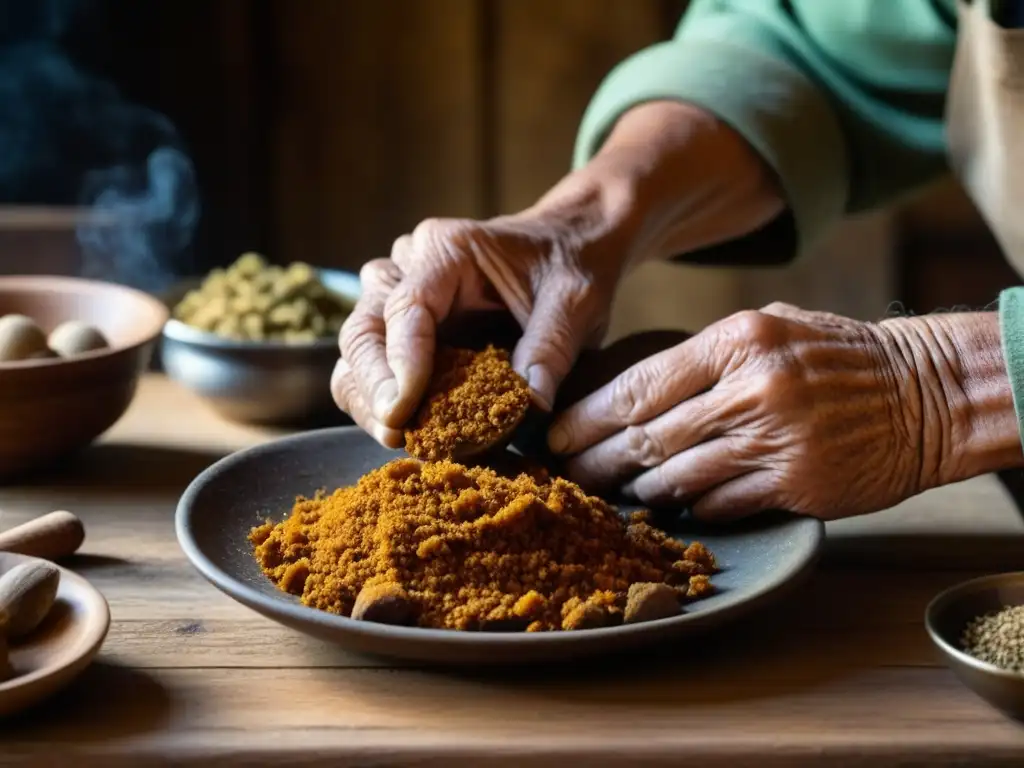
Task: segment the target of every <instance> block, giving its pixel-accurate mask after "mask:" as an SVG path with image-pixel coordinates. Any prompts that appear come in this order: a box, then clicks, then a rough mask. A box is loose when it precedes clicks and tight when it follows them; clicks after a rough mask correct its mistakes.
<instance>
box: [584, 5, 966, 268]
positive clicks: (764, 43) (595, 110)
mask: <svg viewBox="0 0 1024 768" xmlns="http://www.w3.org/2000/svg"><path fill="white" fill-rule="evenodd" d="M953 1H954V0H897V1H894V2H878V0H694V1H693V2H692V3H691V5H690V8H689V10H688V11H687V13H686V14H685V15H684V16H683V19H682V21H681V22H680V24H679V27H678V29H677V31H676V34H675V36H674V37H673V38H672V39H671V40H670V41H667V42H664V43H660V44H657V45H654V46H652V47H650V48H647V49H645V50H643V51H640V52H639V53H637V54H635V55H634V56H632V57H631V58H629V59H627V60H626V61H624V62H622V63H621V64H620V65H619V66H618V67H616V68H615V69H614V70H613V71H612V72H611V73H610V74H609V76H608V77H607V78H606V79H605V81H604V83H602V85H601V86H600V88H599V89H598V91H597V93H596V94H595V95H594V97H593V99H592V101H591V103H590V105H589V106H588V108H587V110H586V113H585V114H584V117H583V121H582V124H581V126H580V129H579V134H578V136H577V141H576V149H575V154H574V158H573V162H574V166H575V167H579V166H580V165H583V164H585V163H586V162H587V161H588V160H589V159H590V157H591V156H593V154H594V153H595V152H597V151H598V149H599V148H600V146H601V143H602V142H603V141H604V139H605V138H606V137H607V135H608V133H609V132H610V131H611V128H612V127H613V125H614V124H615V122H616V120H618V118H619V117H620V116H621V115H622V114H623V113H624V112H626V111H628V110H629V109H630V108H632V107H634V106H636V105H637V104H640V103H642V102H645V101H653V100H660V99H678V100H681V101H685V102H688V103H692V104H696V105H698V106H700V107H702V108H705V109H707V110H709V111H711V112H713V113H715V114H716V115H718V116H719V118H720V119H722V120H723V121H724V122H726V123H728V124H729V125H731V126H732V127H733V128H734V129H735V130H737V131H738V132H739V133H740V134H742V135H743V136H744V137H745V138H746V140H747V141H748V142H749V143H750V144H751V145H752V146H753V147H754V149H755V150H756V151H757V152H758V153H759V154H760V155H761V156H762V157H763V158H764V160H765V161H766V162H767V163H768V164H769V165H770V166H771V168H772V169H773V170H774V171H775V173H776V174H777V176H778V178H779V180H780V183H781V185H782V187H783V189H784V191H785V193H786V196H787V199H788V203H789V208H790V211H791V213H792V215H793V218H794V220H795V223H796V228H797V235H798V249H799V250H803V249H805V248H806V247H807V246H809V245H811V244H812V243H813V242H814V241H815V240H817V238H818V237H819V236H820V235H821V234H822V232H823V231H824V230H825V229H827V228H828V226H829V225H831V224H832V223H833V222H834V221H836V220H837V219H838V218H840V217H841V216H842V215H843V214H845V213H851V212H856V211H859V210H863V209H865V208H869V207H873V206H877V205H880V204H882V203H885V202H887V201H889V200H891V199H892V198H893V197H894V196H896V195H898V194H901V193H903V192H904V191H907V190H909V189H911V188H913V187H915V186H918V185H920V184H922V183H924V182H927V181H929V180H930V179H931V178H933V177H934V176H937V175H938V174H941V173H942V172H944V171H945V170H946V165H945V141H944V127H943V106H944V102H945V94H946V87H947V84H948V80H949V71H950V69H951V67H952V60H953V51H954V48H955V43H956V23H955V14H954V11H953Z"/></svg>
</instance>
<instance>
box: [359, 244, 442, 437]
mask: <svg viewBox="0 0 1024 768" xmlns="http://www.w3.org/2000/svg"><path fill="white" fill-rule="evenodd" d="M460 269H461V267H460V266H455V267H454V268H453V265H452V262H451V261H449V260H441V259H438V260H433V259H422V260H420V261H419V262H417V264H416V265H415V266H414V269H413V271H412V272H411V273H409V274H407V275H406V277H405V278H404V279H403V280H402V282H401V283H399V284H398V286H396V287H395V289H394V290H393V291H392V292H391V293H390V295H389V296H388V297H387V301H386V302H385V304H384V324H385V332H384V337H385V353H386V357H387V365H388V367H389V368H390V370H391V371H393V372H394V380H393V382H392V383H391V384H389V385H386V386H387V388H386V389H385V390H384V391H383V392H382V393H380V394H377V395H375V399H374V400H373V404H374V407H373V412H374V414H375V415H376V416H377V418H378V419H379V420H380V421H381V422H382V423H384V424H387V425H388V426H391V427H399V426H401V425H402V424H403V423H405V422H406V421H407V420H408V419H409V417H410V416H411V415H412V413H413V411H414V410H415V408H416V406H417V405H419V403H420V400H421V399H422V398H423V394H424V392H425V391H426V389H427V384H428V383H429V381H430V374H431V372H432V370H433V365H434V353H435V349H436V346H437V326H438V325H439V324H440V323H441V321H443V320H444V319H445V318H446V317H447V316H448V314H449V313H450V312H451V309H452V306H453V304H454V303H455V299H456V297H457V295H458V292H459V285H460V284H461V279H462V275H461V273H460V271H459V270H460ZM364 391H365V390H364ZM389 399H390V400H389Z"/></svg>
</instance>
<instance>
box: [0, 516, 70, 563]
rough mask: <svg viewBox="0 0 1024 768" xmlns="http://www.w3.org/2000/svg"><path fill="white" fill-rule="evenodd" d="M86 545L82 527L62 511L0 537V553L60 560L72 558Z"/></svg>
mask: <svg viewBox="0 0 1024 768" xmlns="http://www.w3.org/2000/svg"><path fill="white" fill-rule="evenodd" d="M83 541H85V526H83V525H82V521H81V520H79V519H78V518H77V517H76V516H75V515H73V514H72V513H70V512H67V511H65V510H58V511H56V512H49V513H47V514H45V515H43V516H42V517H37V518H36V519H35V520H29V521H28V522H27V523H22V524H21V525H17V526H15V527H14V528H11V529H10V530H7V531H3V532H2V533H0V552H14V553H17V554H19V555H29V556H31V557H41V558H43V559H44V560H59V559H61V558H62V557H68V556H69V555H73V554H74V553H75V552H76V551H77V550H78V548H79V547H80V546H82V542H83Z"/></svg>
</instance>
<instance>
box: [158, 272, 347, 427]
mask: <svg viewBox="0 0 1024 768" xmlns="http://www.w3.org/2000/svg"><path fill="white" fill-rule="evenodd" d="M318 272H319V275H320V279H321V280H322V281H323V284H324V285H325V286H326V287H327V288H328V290H331V291H333V292H334V293H336V294H338V295H339V296H341V297H342V298H343V299H345V300H347V301H350V302H351V303H353V304H354V303H355V302H356V300H357V299H358V298H359V295H360V286H359V277H358V276H357V275H354V274H352V273H351V272H343V271H340V270H330V269H322V270H318ZM195 285H196V284H195V283H194V282H193V283H190V284H183V285H181V286H179V287H178V288H176V289H175V290H174V291H172V292H170V293H169V294H167V296H165V301H166V302H167V303H168V305H169V306H171V307H173V306H174V305H175V304H177V302H178V301H179V300H180V299H181V298H182V297H183V296H184V295H185V293H187V292H188V290H190V289H191V288H193V287H195ZM160 358H161V362H162V365H163V369H164V371H165V372H166V374H167V375H168V376H169V377H170V378H171V379H173V380H174V381H176V382H178V383H179V384H181V385H182V386H184V387H186V388H187V389H189V390H191V391H192V392H195V393H196V394H197V395H199V396H200V397H201V398H202V399H203V400H205V401H206V402H207V403H208V404H209V405H210V406H211V407H212V408H213V409H214V410H216V411H217V412H218V413H220V414H221V415H222V416H223V417H224V418H226V419H229V420H231V421H236V422H243V423H247V424H261V425H272V426H286V425H287V426H292V425H297V424H318V425H319V424H324V423H339V422H341V421H342V417H341V416H340V412H339V411H338V409H337V407H336V406H335V404H334V401H333V399H332V398H331V391H330V382H331V372H332V371H333V369H334V366H335V364H336V363H337V361H338V344H337V341H336V340H335V339H333V338H330V339H319V340H317V341H314V342H310V343H308V344H286V343H284V342H276V341H266V342H263V341H234V340H231V339H225V338H222V337H220V336H217V335H215V334H212V333H206V332H205V331H200V330H198V329H196V328H192V327H191V326H188V325H186V324H185V323H182V322H180V321H178V320H174V319H171V320H169V321H168V322H167V323H166V325H165V326H164V330H163V336H162V339H161V345H160Z"/></svg>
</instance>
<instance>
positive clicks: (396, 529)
mask: <svg viewBox="0 0 1024 768" xmlns="http://www.w3.org/2000/svg"><path fill="white" fill-rule="evenodd" d="M250 541H251V543H252V545H253V548H254V555H255V558H256V560H257V562H258V563H259V565H260V567H261V569H262V570H263V571H264V573H266V575H267V576H268V577H269V578H270V579H271V580H272V581H273V582H274V583H275V584H276V585H277V586H278V587H279V588H280V589H282V590H284V591H286V592H289V593H291V594H295V595H297V596H298V597H299V599H300V600H301V601H302V602H303V603H304V604H305V605H308V606H310V607H314V608H319V609H321V610H324V611H328V612H331V613H335V614H339V615H343V616H352V617H354V618H362V619H364V620H375V621H383V622H386V623H412V624H416V625H418V626H421V627H432V628H445V629H455V630H478V631H524V630H525V631H528V632H541V631H554V630H563V629H568V630H573V629H587V628H593V627H599V626H607V625H611V624H615V623H621V622H622V621H623V620H624V619H627V618H628V616H627V611H628V608H627V597H628V596H629V595H631V594H632V593H633V592H634V591H635V589H634V587H635V585H637V584H644V585H647V586H646V587H645V588H647V589H651V588H652V586H651V585H655V586H656V587H657V590H656V591H657V593H658V594H659V595H662V596H663V595H664V593H665V591H666V590H667V592H668V593H670V594H671V595H672V600H673V601H674V607H675V612H676V613H678V612H679V610H680V609H679V600H680V598H681V596H684V595H686V594H688V593H689V592H694V595H693V596H695V597H696V596H699V594H703V591H702V589H703V587H701V586H700V585H703V584H710V578H711V576H712V575H713V574H714V573H715V572H716V571H717V567H716V565H715V562H714V556H713V555H712V553H711V552H710V551H709V550H707V549H706V548H705V547H703V546H702V545H699V544H695V543H689V544H687V543H683V542H679V541H676V540H675V539H673V538H671V537H669V536H667V535H666V534H665V533H664V532H663V531H661V530H659V529H656V528H654V527H653V526H650V525H648V524H647V523H643V522H634V523H632V524H628V525H627V523H626V522H624V521H623V519H622V518H621V517H620V516H619V515H618V513H617V511H616V510H615V508H614V507H612V506H611V505H609V504H607V503H606V502H604V501H602V500H601V499H599V498H597V497H594V496H588V495H586V494H585V493H584V492H583V491H582V489H580V488H579V486H577V485H576V484H574V483H572V482H570V481H568V480H565V479H562V478H557V477H555V478H549V477H547V476H544V475H531V474H527V473H523V474H519V475H516V476H507V475H505V474H501V473H498V472H495V471H493V470H491V469H488V468H484V467H466V466H463V465H460V464H457V463H454V462H451V461H438V462H420V461H417V460H415V459H396V460H394V461H392V462H390V463H388V464H386V465H384V466H383V467H380V468H378V469H375V470H373V471H371V472H369V473H367V474H366V475H364V476H363V477H362V478H360V480H359V481H358V482H357V483H356V484H355V485H353V486H349V487H345V488H339V489H338V490H336V491H334V492H333V493H330V494H327V493H320V494H317V495H316V496H315V497H313V498H300V499H298V500H297V501H296V503H295V505H294V507H293V509H292V512H291V514H290V516H289V517H288V518H287V519H285V520H284V521H283V522H281V523H278V524H276V525H274V524H270V523H266V524H263V525H260V526H257V527H255V528H254V529H253V530H252V532H251V534H250ZM683 561H685V562H687V563H688V564H687V568H686V573H681V572H680V571H679V570H678V569H677V568H676V567H675V566H676V564H677V563H679V562H683ZM691 571H692V572H691ZM698 593H699V594H698ZM385 608H386V609H387V610H385ZM632 615H633V614H629V616H632ZM643 615H647V614H646V613H643ZM633 620H641V618H640V614H637V617H636V618H634V619H633Z"/></svg>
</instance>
